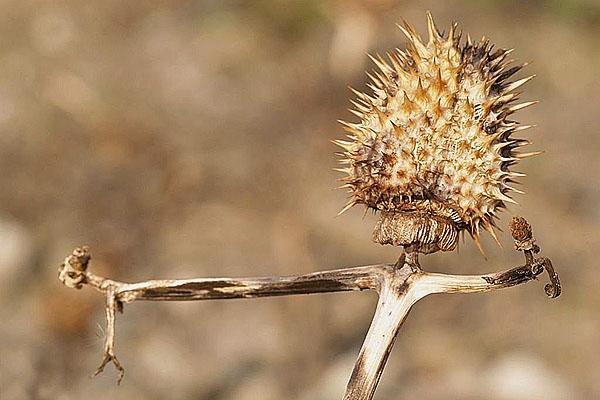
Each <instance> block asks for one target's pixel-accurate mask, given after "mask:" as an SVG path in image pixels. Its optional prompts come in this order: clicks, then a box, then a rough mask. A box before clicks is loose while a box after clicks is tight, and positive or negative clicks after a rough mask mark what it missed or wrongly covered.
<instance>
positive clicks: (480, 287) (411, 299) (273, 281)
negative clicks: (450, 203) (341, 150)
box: [59, 218, 561, 400]
mask: <svg viewBox="0 0 600 400" xmlns="http://www.w3.org/2000/svg"><path fill="white" fill-rule="evenodd" d="M511 229H512V233H513V238H514V239H515V248H516V249H517V250H519V251H522V252H523V253H524V255H525V264H524V265H522V266H519V267H516V268H512V269H509V270H506V271H501V272H496V273H493V274H487V275H447V274H436V273H428V272H424V271H422V270H421V269H420V267H419V265H418V261H417V257H416V253H409V254H406V255H404V254H403V255H402V257H400V260H399V261H398V262H397V263H396V264H377V265H370V266H363V267H352V268H343V269H336V270H330V271H322V272H316V273H312V274H306V275H292V276H283V277H278V276H270V277H262V278H198V279H176V280H151V281H144V282H139V283H124V282H119V281H114V280H110V279H106V278H103V277H100V276H97V275H94V274H93V273H91V272H90V271H88V270H87V267H88V264H89V260H90V254H89V250H88V248H87V247H82V248H77V249H75V250H74V251H73V253H72V254H71V255H69V256H68V257H66V259H65V261H64V263H63V264H62V265H61V267H60V269H59V279H60V280H61V281H62V282H63V283H64V284H65V285H66V286H68V287H72V288H76V289H80V288H81V287H82V286H83V285H88V286H91V287H93V288H94V289H96V290H98V291H100V292H102V293H103V294H104V295H105V297H106V307H105V309H106V321H107V323H106V338H105V345H104V357H103V360H102V364H101V365H100V367H99V368H98V369H97V371H96V374H98V373H100V372H102V370H103V369H104V367H105V366H106V364H108V363H109V362H112V363H113V364H114V366H115V367H116V368H117V370H118V371H119V378H118V382H120V381H121V379H122V377H123V373H124V369H123V367H122V366H121V364H120V363H119V360H118V359H117V357H116V355H115V352H114V342H115V314H116V312H115V311H117V310H118V311H121V312H122V310H123V304H125V303H131V302H133V301H135V300H154V301H159V300H162V301H167V300H214V299H239V298H256V297H268V296H287V295H298V294H310V293H325V292H340V291H354V290H375V291H376V292H377V293H378V294H379V301H378V304H377V309H376V311H375V315H374V317H373V321H372V323H371V326H370V328H369V331H368V333H367V336H366V338H365V341H364V343H363V345H362V348H361V350H360V353H359V356H358V359H357V361H356V364H355V366H354V370H353V372H352V376H351V378H350V381H349V383H348V387H347V389H346V394H345V396H344V399H345V400H358V399H361V400H363V399H366V400H368V399H372V398H373V395H374V393H375V389H376V387H377V384H378V382H379V379H380V377H381V374H382V372H383V368H384V366H385V363H386V361H387V358H388V356H389V354H390V351H391V349H392V346H393V343H394V340H395V338H396V335H397V333H398V330H399V329H400V327H401V325H402V322H403V321H404V319H405V318H406V316H407V315H408V312H409V311H410V309H411V307H412V305H413V304H415V303H416V302H417V301H419V300H420V299H422V298H423V297H425V296H427V295H429V294H434V293H474V292H487V291H491V290H496V289H502V288H507V287H511V286H515V285H519V284H521V283H525V282H528V281H531V280H533V279H535V278H536V277H537V276H538V275H540V274H541V273H542V272H543V271H544V270H546V271H547V272H548V275H549V277H550V283H549V284H548V285H546V294H547V295H548V296H549V297H552V298H554V297H557V296H558V295H560V291H561V287H560V281H559V279H558V275H557V274H556V272H555V271H554V269H553V268H552V263H551V262H550V260H549V259H547V258H543V257H541V258H536V257H535V256H534V255H535V254H537V253H538V252H539V247H538V246H537V245H536V244H535V239H534V238H533V236H532V234H531V227H530V226H529V224H528V223H527V221H525V220H524V219H523V218H515V219H513V222H512V225H511Z"/></svg>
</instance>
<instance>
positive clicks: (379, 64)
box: [367, 54, 392, 74]
mask: <svg viewBox="0 0 600 400" xmlns="http://www.w3.org/2000/svg"><path fill="white" fill-rule="evenodd" d="M367 56H369V58H370V59H371V61H373V63H374V64H375V65H377V68H379V69H380V70H381V72H383V73H385V74H388V73H390V72H392V67H390V66H389V65H387V64H386V62H385V61H384V60H383V59H382V58H381V56H379V55H378V58H375V57H374V56H372V55H371V54H367Z"/></svg>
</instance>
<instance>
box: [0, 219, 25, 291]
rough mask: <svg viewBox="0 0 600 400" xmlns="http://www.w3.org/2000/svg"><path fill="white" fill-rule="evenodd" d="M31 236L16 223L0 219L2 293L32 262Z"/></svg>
mask: <svg viewBox="0 0 600 400" xmlns="http://www.w3.org/2000/svg"><path fill="white" fill-rule="evenodd" d="M32 240H33V239H32V237H31V234H30V233H29V232H28V231H27V229H26V228H25V227H24V226H23V225H21V224H20V223H18V222H16V221H10V220H7V219H1V218H0V243H2V245H1V246H0V292H4V290H3V289H5V288H7V287H8V286H9V285H10V284H11V283H12V282H13V280H14V279H15V278H16V277H17V276H18V274H19V273H21V272H22V271H23V269H24V268H25V267H26V265H27V263H28V262H29V261H30V260H31V255H32V251H33V243H32Z"/></svg>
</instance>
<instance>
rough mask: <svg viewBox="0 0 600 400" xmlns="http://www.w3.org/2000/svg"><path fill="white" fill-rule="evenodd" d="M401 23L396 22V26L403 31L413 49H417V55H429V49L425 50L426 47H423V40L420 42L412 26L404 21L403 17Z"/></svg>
mask: <svg viewBox="0 0 600 400" xmlns="http://www.w3.org/2000/svg"><path fill="white" fill-rule="evenodd" d="M402 23H403V24H404V26H402V25H400V24H396V26H397V27H398V28H400V30H401V31H402V33H404V35H405V36H406V37H407V38H408V39H409V40H410V42H411V43H412V45H413V46H414V48H415V50H417V53H418V55H419V56H420V57H423V58H429V57H431V53H430V52H429V50H427V47H425V45H424V44H423V42H421V38H420V37H419V35H418V34H417V33H416V32H415V30H414V29H413V27H412V26H410V24H409V23H408V22H406V21H405V20H404V19H403V20H402Z"/></svg>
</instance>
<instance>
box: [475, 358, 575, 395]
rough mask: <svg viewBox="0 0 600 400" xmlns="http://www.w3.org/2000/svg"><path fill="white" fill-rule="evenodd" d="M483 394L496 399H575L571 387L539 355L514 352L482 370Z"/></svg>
mask: <svg viewBox="0 0 600 400" xmlns="http://www.w3.org/2000/svg"><path fill="white" fill-rule="evenodd" d="M480 387H481V388H486V390H485V391H483V392H482V396H484V397H485V398H489V399H496V400H520V399H522V400H538V399H539V400H564V399H572V398H575V393H574V391H573V388H572V387H571V386H570V385H569V383H568V382H566V381H565V380H564V379H563V378H562V377H561V376H560V375H558V374H557V373H556V372H554V371H553V370H552V369H551V368H550V367H549V366H548V365H547V364H546V363H544V361H542V360H541V359H540V358H538V357H536V356H534V355H530V354H525V353H513V354H508V355H506V356H504V357H502V358H501V359H500V360H498V361H497V362H495V363H494V364H492V365H491V366H490V367H489V368H488V369H487V370H486V371H485V372H484V373H483V380H482V382H481V386H480Z"/></svg>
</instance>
